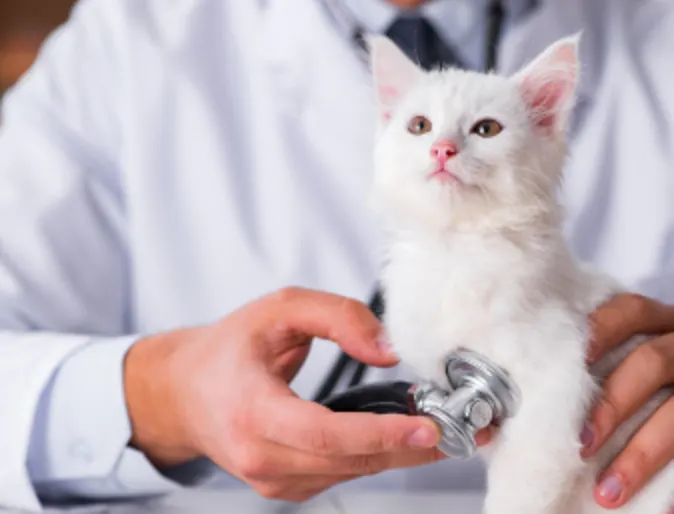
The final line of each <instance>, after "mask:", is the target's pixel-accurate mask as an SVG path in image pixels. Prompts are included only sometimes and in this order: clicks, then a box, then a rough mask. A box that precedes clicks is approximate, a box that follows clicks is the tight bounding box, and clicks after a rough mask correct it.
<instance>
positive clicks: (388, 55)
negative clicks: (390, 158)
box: [366, 36, 424, 123]
mask: <svg viewBox="0 0 674 514" xmlns="http://www.w3.org/2000/svg"><path fill="white" fill-rule="evenodd" d="M366 42H367V44H368V47H369V49H370V62H371V65H372V76H373V79H374V88H375V93H376V96H377V104H378V109H379V119H380V121H381V122H383V123H386V122H387V121H388V120H389V119H390V118H391V111H392V110H393V109H394V107H395V106H396V105H397V103H398V102H399V101H400V99H401V98H402V97H403V96H404V95H405V94H406V93H407V92H408V91H409V90H410V89H411V88H412V87H414V85H415V84H416V83H417V81H418V80H419V79H420V78H421V77H422V76H423V74H424V72H423V70H422V69H421V68H419V67H418V66H417V65H416V64H414V63H413V62H412V61H411V60H410V59H409V58H408V57H407V56H406V55H405V54H404V53H403V51H402V50H400V49H399V48H398V47H397V46H396V44H395V43H394V42H393V41H391V40H390V39H388V38H387V37H385V36H369V37H367V39H366Z"/></svg>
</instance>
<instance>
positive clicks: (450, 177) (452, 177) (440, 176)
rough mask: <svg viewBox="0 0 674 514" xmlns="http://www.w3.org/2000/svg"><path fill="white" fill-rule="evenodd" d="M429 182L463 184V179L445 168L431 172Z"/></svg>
mask: <svg viewBox="0 0 674 514" xmlns="http://www.w3.org/2000/svg"><path fill="white" fill-rule="evenodd" d="M428 180H437V181H438V182H443V183H459V184H461V183H462V181H461V179H460V178H459V177H458V176H457V175H456V174H454V173H452V172H451V171H449V170H447V169H445V168H439V169H435V170H433V171H431V173H429V174H428Z"/></svg>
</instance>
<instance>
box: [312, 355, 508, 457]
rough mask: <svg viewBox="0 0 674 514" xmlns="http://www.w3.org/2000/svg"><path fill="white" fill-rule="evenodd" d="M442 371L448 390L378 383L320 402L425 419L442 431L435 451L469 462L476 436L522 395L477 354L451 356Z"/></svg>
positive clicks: (345, 408)
mask: <svg viewBox="0 0 674 514" xmlns="http://www.w3.org/2000/svg"><path fill="white" fill-rule="evenodd" d="M445 372H446V375H447V381H448V383H449V385H450V389H449V390H447V389H445V388H444V387H440V386H438V385H436V384H434V383H432V382H426V383H420V384H412V383H409V382H403V381H399V382H381V383H375V384H365V385H361V386H357V387H352V388H350V389H348V390H347V391H345V392H343V393H341V394H337V395H334V396H330V397H328V398H327V399H324V400H322V401H321V403H323V405H325V406H326V407H328V408H330V409H332V410H333V411H336V412H373V413H378V414H387V413H388V414H411V415H423V416H427V417H429V418H431V419H432V420H433V421H435V422H436V423H437V425H438V426H439V427H440V430H441V431H442V440H441V442H440V444H439V445H438V449H439V450H440V451H441V452H443V453H444V454H445V455H447V456H449V457H452V458H456V459H467V458H469V457H471V456H473V454H474V453H475V452H476V450H477V444H476V442H475V435H476V434H477V432H479V431H480V430H481V429H483V428H486V427H488V426H489V425H492V424H495V425H498V424H501V423H502V422H503V421H504V420H505V419H506V418H508V417H512V416H514V415H515V413H516V412H517V409H518V407H519V403H520V392H519V389H518V388H517V385H516V384H515V383H514V382H513V380H512V379H511V378H510V376H509V375H508V374H507V373H506V372H505V371H504V370H502V369H501V368H499V367H498V366H497V365H495V364H494V363H492V362H491V361H489V360H488V359H487V358H486V357H484V356H483V355H481V354H478V353H475V352H470V351H467V350H458V351H456V352H454V353H452V354H451V355H450V357H449V358H448V359H447V361H446V364H445Z"/></svg>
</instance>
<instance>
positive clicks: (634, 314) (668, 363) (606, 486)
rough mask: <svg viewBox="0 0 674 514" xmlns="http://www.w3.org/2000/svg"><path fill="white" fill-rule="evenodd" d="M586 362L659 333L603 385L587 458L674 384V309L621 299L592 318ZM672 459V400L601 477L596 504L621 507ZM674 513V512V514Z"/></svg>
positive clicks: (586, 438)
mask: <svg viewBox="0 0 674 514" xmlns="http://www.w3.org/2000/svg"><path fill="white" fill-rule="evenodd" d="M590 319H591V322H592V325H593V332H594V333H593V341H592V344H591V345H590V350H589V354H588V363H594V362H597V361H599V360H600V359H601V358H602V357H603V356H604V355H606V354H607V353H608V352H609V351H610V350H612V349H613V348H616V347H617V346H619V345H620V344H621V343H623V342H625V341H627V340H628V339H630V338H631V337H632V336H634V335H638V334H648V335H655V336H657V337H654V338H653V339H652V340H650V341H649V342H648V343H646V344H644V345H642V346H640V347H639V348H637V349H636V350H635V351H634V352H633V353H632V354H630V355H629V356H628V357H627V358H626V359H625V360H624V361H623V362H622V363H621V364H620V366H618V368H617V369H616V370H615V371H614V372H613V373H612V374H611V375H610V376H609V377H608V378H607V380H606V382H605V383H604V390H603V395H602V399H601V401H600V402H599V404H598V405H597V406H596V408H595V409H594V410H593V412H592V413H591V415H590V418H589V422H588V426H587V427H586V429H585V430H584V431H583V436H582V439H583V443H584V445H585V448H584V450H583V452H582V455H583V456H584V457H590V456H592V455H595V454H596V452H597V451H598V450H599V449H600V448H601V446H602V445H603V444H604V443H606V441H607V440H608V438H609V437H610V436H611V435H612V434H613V433H614V431H615V430H616V428H617V427H618V426H619V425H620V424H621V423H622V422H624V421H625V420H627V419H629V418H630V417H631V416H632V415H633V414H635V413H636V412H637V411H638V410H639V409H640V408H641V407H642V406H643V405H644V404H645V403H646V402H647V401H648V400H649V399H650V398H651V397H652V396H653V395H654V394H655V393H656V391H658V390H659V389H661V388H662V387H664V386H667V385H671V384H673V383H674V307H673V306H670V305H664V304H662V303H660V302H657V301H655V300H651V299H648V298H644V297H641V296H637V295H629V294H628V295H619V296H616V297H615V298H614V299H612V300H611V301H609V302H607V303H606V304H604V305H603V306H601V307H600V308H598V309H597V310H596V311H595V312H594V313H593V314H592V316H591V318H590ZM673 459H674V398H670V399H669V400H668V401H666V402H665V403H664V404H663V405H662V406H661V407H660V408H659V409H658V410H657V411H656V412H655V414H654V415H653V416H652V417H651V418H650V419H649V421H648V422H647V423H646V424H645V425H644V426H643V427H642V428H641V429H640V430H639V431H638V432H637V434H636V435H635V436H634V437H633V438H632V440H631V441H630V443H629V444H628V446H627V447H626V448H625V450H624V451H623V452H622V453H621V454H620V455H619V456H618V457H617V458H616V459H615V460H614V462H613V463H612V464H611V465H610V466H609V468H608V469H607V470H606V471H605V472H604V473H602V476H601V477H599V483H598V485H597V487H596V488H595V499H596V501H597V503H598V504H599V505H600V506H602V507H604V508H607V509H615V508H618V507H621V506H623V505H624V504H625V503H627V502H628V501H629V500H630V499H632V498H633V497H634V495H635V494H636V493H637V492H638V491H639V490H640V489H641V488H642V487H643V486H644V485H645V484H646V483H647V482H648V481H649V480H650V479H651V478H652V477H653V476H654V475H655V474H656V473H657V472H658V471H660V470H661V469H662V468H664V467H665V466H666V465H667V464H669V463H670V462H671V461H672V460H673ZM672 514H674V511H673V512H672Z"/></svg>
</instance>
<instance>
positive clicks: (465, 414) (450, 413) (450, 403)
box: [314, 0, 520, 459]
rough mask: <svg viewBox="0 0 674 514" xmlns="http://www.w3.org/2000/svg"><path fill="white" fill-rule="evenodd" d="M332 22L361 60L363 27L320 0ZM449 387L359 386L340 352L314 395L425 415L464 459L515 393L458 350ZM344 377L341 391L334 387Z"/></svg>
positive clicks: (511, 405)
mask: <svg viewBox="0 0 674 514" xmlns="http://www.w3.org/2000/svg"><path fill="white" fill-rule="evenodd" d="M323 5H324V6H325V7H326V9H328V10H329V12H330V14H331V16H332V17H333V19H334V21H335V23H336V24H337V26H338V27H340V28H341V29H342V30H344V31H348V32H347V34H348V35H349V37H350V40H351V43H352V44H353V45H354V49H355V51H357V52H358V54H359V55H360V57H361V58H362V59H364V60H365V61H366V62H367V46H366V44H365V42H364V38H363V34H364V32H363V31H362V30H360V29H359V28H358V26H357V24H356V23H355V22H354V19H353V18H352V17H351V16H349V14H348V12H347V11H346V8H345V6H344V5H343V4H342V3H341V2H340V1H339V0H324V2H323ZM503 16H504V12H503V8H502V5H501V1H500V0H492V1H491V3H490V6H489V18H488V19H489V26H488V30H487V32H488V37H487V41H486V46H485V54H486V68H487V70H491V69H494V68H495V65H496V56H497V47H498V42H499V39H500V34H501V28H502V24H503ZM369 307H370V310H372V312H373V313H374V314H375V315H376V316H377V317H378V318H379V319H381V318H382V316H383V313H384V309H385V305H384V295H383V294H382V291H381V290H380V289H377V290H375V292H374V294H373V295H372V297H371V299H370V302H369ZM444 370H445V376H446V379H447V384H449V388H446V387H445V386H441V385H439V384H436V383H432V382H422V383H411V382H405V381H392V382H391V381H390V382H379V383H374V384H366V385H362V381H363V379H364V376H365V373H366V372H367V366H366V365H365V364H363V363H362V362H357V361H356V360H355V359H353V358H352V357H350V356H348V355H347V354H345V353H343V352H342V353H341V354H340V355H339V357H338V358H337V360H336V362H335V363H334V365H333V366H332V368H331V370H330V371H329V373H328V374H327V376H326V377H325V379H324V380H323V382H322V384H321V386H320V387H319V389H318V392H317V393H316V395H315V397H314V401H316V402H318V403H321V404H323V405H325V406H327V407H328V408H330V409H331V410H333V411H335V412H373V413H378V414H387V413H395V414H408V415H423V416H427V417H429V418H431V419H433V421H435V422H436V424H437V425H438V426H439V428H440V430H441V432H442V439H441V442H440V444H439V445H438V449H439V450H440V451H442V452H443V453H444V454H445V455H447V456H449V457H453V458H459V459H465V458H469V457H471V456H473V454H474V453H475V451H476V450H477V444H476V442H475V435H476V434H477V432H478V431H480V430H481V429H483V428H486V427H488V426H489V425H499V424H501V423H503V421H504V420H505V419H507V418H508V417H512V416H514V415H515V413H516V412H517V410H518V407H519V403H520V392H519V389H518V387H517V385H516V384H515V382H514V381H513V380H512V378H511V377H510V375H509V374H508V373H507V372H506V371H505V370H504V369H502V368H501V367H500V366H498V365H497V364H496V363H494V362H492V361H491V360H489V359H488V358H487V357H486V356H484V355H480V354H477V353H475V352H471V351H468V350H466V349H459V350H457V351H455V352H453V353H452V354H450V355H448V356H447V358H446V360H445V363H444ZM344 380H346V382H347V383H348V387H347V389H346V391H344V392H342V393H338V394H335V393H334V391H335V388H336V387H337V385H338V384H339V383H340V382H343V381H344Z"/></svg>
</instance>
